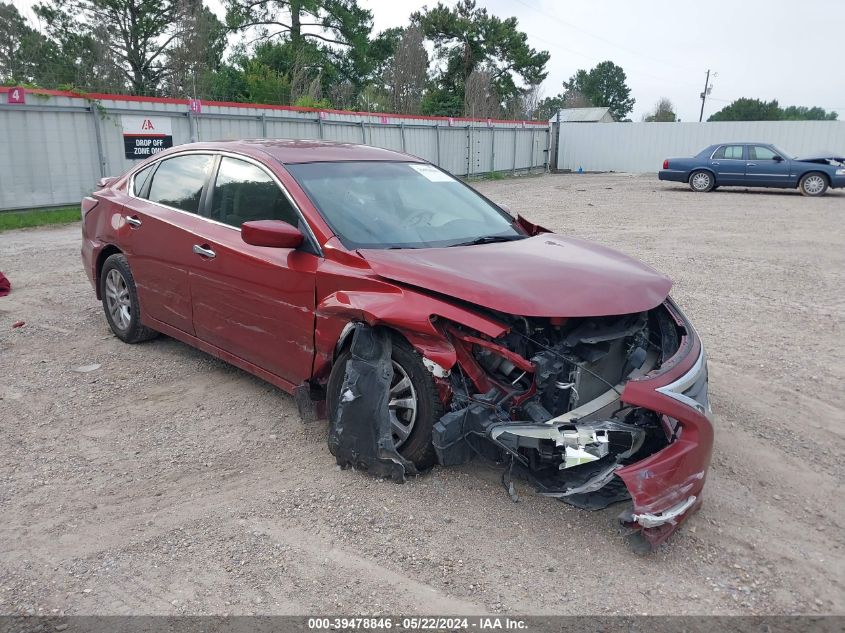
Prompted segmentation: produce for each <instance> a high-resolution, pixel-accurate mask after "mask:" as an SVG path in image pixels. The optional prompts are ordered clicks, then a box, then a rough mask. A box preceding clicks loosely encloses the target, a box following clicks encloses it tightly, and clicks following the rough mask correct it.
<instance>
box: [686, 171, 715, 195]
mask: <svg viewBox="0 0 845 633" xmlns="http://www.w3.org/2000/svg"><path fill="white" fill-rule="evenodd" d="M715 187H716V179H715V178H714V176H713V174H712V173H711V172H709V171H707V170H706V169H697V170H695V171H694V172H692V173H691V174H690V176H689V188H690V189H692V190H693V191H695V192H696V193H707V192H708V191H713V189H714V188H715Z"/></svg>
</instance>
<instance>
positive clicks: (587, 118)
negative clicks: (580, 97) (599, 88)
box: [550, 108, 614, 123]
mask: <svg viewBox="0 0 845 633" xmlns="http://www.w3.org/2000/svg"><path fill="white" fill-rule="evenodd" d="M559 112H560V122H561V123H591V122H598V121H601V120H602V119H605V118H606V117H608V116H609V117H610V120H614V119H613V116H612V115H611V114H610V108H561V109H560V111H559ZM550 120H551V121H557V113H556V114H555V115H554V116H553V117H552V118H551V119H550Z"/></svg>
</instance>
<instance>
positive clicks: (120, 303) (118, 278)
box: [100, 253, 158, 343]
mask: <svg viewBox="0 0 845 633" xmlns="http://www.w3.org/2000/svg"><path fill="white" fill-rule="evenodd" d="M100 296H101V297H102V298H103V310H105V313H106V321H108V323H109V327H110V328H111V331H112V332H114V335H115V336H116V337H117V338H119V339H120V340H121V341H123V342H124V343H140V342H141V341H148V340H149V339H151V338H155V337H156V336H158V332H156V331H155V330H151V329H150V328H148V327H145V326H143V325H141V307H140V304H139V302H138V291H137V290H136V288H135V278H134V277H133V276H132V270H131V269H130V268H129V262H127V261H126V257H125V256H124V255H123V254H122V253H115V254H114V255H111V256H109V258H108V259H107V260H106V261H105V262H104V263H103V268H102V270H101V271H100Z"/></svg>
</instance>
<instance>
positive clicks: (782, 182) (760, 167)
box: [745, 145, 794, 187]
mask: <svg viewBox="0 0 845 633" xmlns="http://www.w3.org/2000/svg"><path fill="white" fill-rule="evenodd" d="M789 172H790V164H789V159H788V158H787V157H786V156H781V155H780V154H779V153H778V152H776V151H775V150H773V149H772V148H771V147H769V146H767V145H749V146H748V160H747V161H746V163H745V175H746V179H747V180H748V184H749V185H753V186H755V187H787V186H789V185H790V184H794V183H790V178H789Z"/></svg>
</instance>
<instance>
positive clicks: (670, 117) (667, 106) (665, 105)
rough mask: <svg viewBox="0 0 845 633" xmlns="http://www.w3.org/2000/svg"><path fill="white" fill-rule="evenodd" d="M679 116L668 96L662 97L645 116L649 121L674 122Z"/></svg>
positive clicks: (644, 119) (644, 118) (645, 119)
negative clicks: (676, 114)
mask: <svg viewBox="0 0 845 633" xmlns="http://www.w3.org/2000/svg"><path fill="white" fill-rule="evenodd" d="M677 120H678V118H677V116H675V106H674V105H672V102H671V101H669V99H667V98H666V97H661V99H660V101H658V102H657V103H656V104H655V105H654V110H652V111H651V112H650V113H649V114H647V115H645V116H644V117H643V121H646V122H647V123H655V122H657V123H667V122H668V123H674V122H675V121H677Z"/></svg>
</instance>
